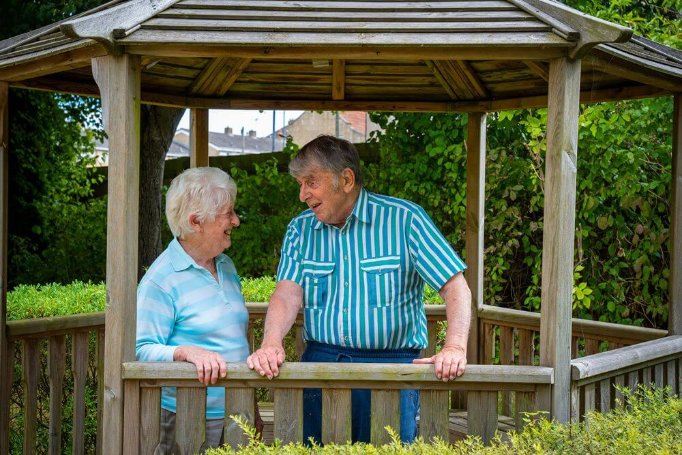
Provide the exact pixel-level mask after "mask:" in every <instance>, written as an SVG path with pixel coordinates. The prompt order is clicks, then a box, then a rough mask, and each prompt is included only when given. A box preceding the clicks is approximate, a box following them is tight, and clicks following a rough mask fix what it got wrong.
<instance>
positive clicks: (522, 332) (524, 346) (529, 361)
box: [517, 329, 535, 365]
mask: <svg viewBox="0 0 682 455" xmlns="http://www.w3.org/2000/svg"><path fill="white" fill-rule="evenodd" d="M517 333H518V334H519V365H533V364H534V360H535V359H534V357H535V343H534V340H533V331H532V330H527V329H518V330H517Z"/></svg>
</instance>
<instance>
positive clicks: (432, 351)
mask: <svg viewBox="0 0 682 455" xmlns="http://www.w3.org/2000/svg"><path fill="white" fill-rule="evenodd" d="M426 330H427V331H426V335H427V337H428V343H429V344H427V345H426V347H425V348H424V349H422V353H421V356H422V357H432V356H434V355H436V347H437V344H438V321H429V320H428V319H427V321H426ZM472 363H473V362H472Z"/></svg>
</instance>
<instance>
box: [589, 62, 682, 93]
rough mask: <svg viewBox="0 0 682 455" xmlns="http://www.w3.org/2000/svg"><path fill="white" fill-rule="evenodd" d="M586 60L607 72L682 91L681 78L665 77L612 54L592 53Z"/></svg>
mask: <svg viewBox="0 0 682 455" xmlns="http://www.w3.org/2000/svg"><path fill="white" fill-rule="evenodd" d="M585 62H587V63H589V64H590V65H592V66H594V67H595V68H596V69H598V70H599V71H602V72H604V73H607V74H612V75H614V76H618V77H621V78H626V79H631V80H633V81H636V82H639V83H641V84H647V85H653V86H655V87H659V88H662V89H664V90H670V91H671V92H679V91H680V80H679V78H675V77H674V76H671V77H670V78H666V77H663V76H661V75H660V74H661V73H660V72H656V71H653V70H649V69H647V68H641V67H639V66H637V65H635V64H632V63H629V62H627V61H623V60H620V59H618V58H617V57H614V56H611V55H609V56H607V57H606V58H603V57H598V56H596V55H590V56H588V57H586V58H585ZM675 79H676V80H675Z"/></svg>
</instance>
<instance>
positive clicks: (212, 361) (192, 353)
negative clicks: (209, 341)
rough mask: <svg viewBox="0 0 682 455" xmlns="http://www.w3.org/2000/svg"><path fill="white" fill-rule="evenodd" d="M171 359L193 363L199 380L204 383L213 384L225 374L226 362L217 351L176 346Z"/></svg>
mask: <svg viewBox="0 0 682 455" xmlns="http://www.w3.org/2000/svg"><path fill="white" fill-rule="evenodd" d="M173 360H176V361H178V362H189V363H193V364H194V366H196V367H197V377H198V379H199V382H201V383H202V384H204V385H209V384H215V383H216V382H218V378H224V377H225V376H227V363H225V360H224V359H223V357H222V356H221V355H220V354H218V353H217V352H213V351H207V350H206V349H203V348H199V347H196V346H178V347H177V348H176V349H175V352H174V353H173Z"/></svg>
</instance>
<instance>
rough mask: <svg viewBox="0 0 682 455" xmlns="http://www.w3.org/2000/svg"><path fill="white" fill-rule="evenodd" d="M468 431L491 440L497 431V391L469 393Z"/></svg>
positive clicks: (485, 440)
mask: <svg viewBox="0 0 682 455" xmlns="http://www.w3.org/2000/svg"><path fill="white" fill-rule="evenodd" d="M467 412H468V433H469V434H470V435H479V436H480V437H481V439H482V440H483V442H484V443H486V444H487V443H488V442H490V441H491V440H492V439H493V437H494V436H495V432H496V431H497V393H496V392H481V391H471V392H469V393H468V403H467Z"/></svg>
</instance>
